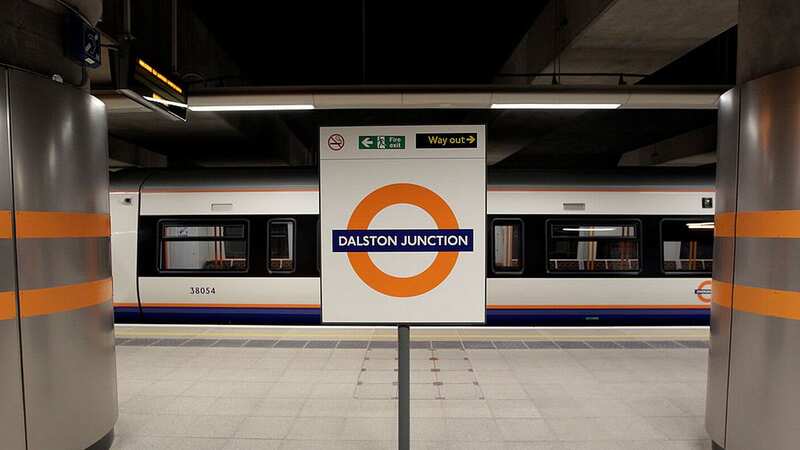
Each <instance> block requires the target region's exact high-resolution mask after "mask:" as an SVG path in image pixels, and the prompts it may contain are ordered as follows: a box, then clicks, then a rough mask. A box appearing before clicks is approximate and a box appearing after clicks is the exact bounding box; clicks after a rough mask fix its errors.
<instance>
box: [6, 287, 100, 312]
mask: <svg viewBox="0 0 800 450" xmlns="http://www.w3.org/2000/svg"><path fill="white" fill-rule="evenodd" d="M111 296H112V289H111V278H105V279H102V280H97V281H89V282H87V283H77V284H69V285H66V286H57V287H50V288H42V289H26V290H23V291H20V293H19V298H20V302H19V303H20V313H21V316H22V317H23V318H24V317H34V316H43V315H47V314H54V313H59V312H65V311H72V310H75V309H81V308H86V307H89V306H94V305H97V304H100V303H103V302H106V301H110V300H111Z"/></svg>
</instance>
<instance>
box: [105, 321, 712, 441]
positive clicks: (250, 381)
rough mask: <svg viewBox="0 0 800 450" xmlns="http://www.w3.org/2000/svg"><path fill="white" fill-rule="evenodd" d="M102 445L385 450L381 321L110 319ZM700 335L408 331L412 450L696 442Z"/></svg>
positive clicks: (386, 353)
mask: <svg viewBox="0 0 800 450" xmlns="http://www.w3.org/2000/svg"><path fill="white" fill-rule="evenodd" d="M116 336H117V372H118V380H119V386H118V389H119V411H120V415H119V420H118V422H117V426H116V435H117V437H116V441H115V443H114V446H113V448H114V449H117V450H122V449H126V450H133V449H135V450H143V449H186V450H189V449H191V450H204V449H226V450H234V449H242V450H244V449H248V450H249V449H326V450H327V449H394V448H397V444H396V442H393V440H394V439H396V428H397V425H396V423H397V422H396V420H397V419H396V414H397V401H396V395H397V386H396V384H395V383H394V382H395V381H396V371H395V369H396V365H397V361H396V359H395V358H396V350H395V348H394V345H395V342H394V339H395V338H396V335H395V331H394V330H393V329H391V328H338V327H337V328H318V327H317V328H286V327H202V326H201V327H178V326H163V327H162V326H132V325H117V327H116ZM707 347H708V329H707V328H704V327H694V328H605V329H589V328H580V329H575V328H570V329H563V328H562V329H529V328H528V329H521V328H511V329H509V328H504V329H497V328H412V355H411V358H412V361H411V368H412V374H411V381H412V402H411V414H412V423H411V432H412V439H413V442H412V448H416V449H472V448H475V449H534V450H536V449H548V450H556V449H557V450H567V449H570V450H571V449H576V450H577V449H582V450H590V449H591V450H600V449H602V450H612V449H613V450H619V449H642V450H645V449H647V450H662V449H664V450H666V449H669V450H678V449H681V450H683V449H710V448H711V446H710V443H709V441H708V438H707V435H706V433H705V431H704V427H703V421H704V418H703V414H704V403H705V388H706V364H707V361H706V358H707V352H708V350H707Z"/></svg>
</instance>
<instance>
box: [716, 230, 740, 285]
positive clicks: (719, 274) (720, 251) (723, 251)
mask: <svg viewBox="0 0 800 450" xmlns="http://www.w3.org/2000/svg"><path fill="white" fill-rule="evenodd" d="M735 245H736V240H735V239H734V238H732V237H719V236H717V237H715V238H714V271H713V278H714V279H715V280H717V281H724V282H726V283H733V259H734V246H735Z"/></svg>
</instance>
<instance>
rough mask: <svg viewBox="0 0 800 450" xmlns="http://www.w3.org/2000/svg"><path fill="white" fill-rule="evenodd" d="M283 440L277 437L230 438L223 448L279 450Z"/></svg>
mask: <svg viewBox="0 0 800 450" xmlns="http://www.w3.org/2000/svg"><path fill="white" fill-rule="evenodd" d="M283 442H284V441H283V440H277V439H230V440H229V441H228V442H227V443H225V447H223V450H278V449H279V448H281V445H282V444H283Z"/></svg>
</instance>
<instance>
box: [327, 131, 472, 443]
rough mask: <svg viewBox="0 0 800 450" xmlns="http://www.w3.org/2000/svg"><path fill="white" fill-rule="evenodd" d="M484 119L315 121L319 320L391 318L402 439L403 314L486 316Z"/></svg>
mask: <svg viewBox="0 0 800 450" xmlns="http://www.w3.org/2000/svg"><path fill="white" fill-rule="evenodd" d="M485 145H486V131H485V127H484V126H472V125H454V126H397V127H392V126H386V127H337V128H321V129H320V231H321V253H322V254H321V271H322V277H321V284H322V285H321V292H322V322H323V323H330V324H332V323H335V324H358V325H374V324H394V325H397V326H398V330H397V331H398V387H399V389H398V414H399V415H398V431H399V435H398V438H399V447H400V448H401V449H407V448H408V444H409V441H410V429H409V416H410V414H409V408H410V400H409V398H410V395H409V392H410V385H409V373H410V372H409V370H410V368H409V347H410V342H409V341H410V336H409V333H410V329H409V326H410V325H442V324H474V323H483V322H484V321H485V317H486V254H485V241H486V230H485V228H486V147H485Z"/></svg>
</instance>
